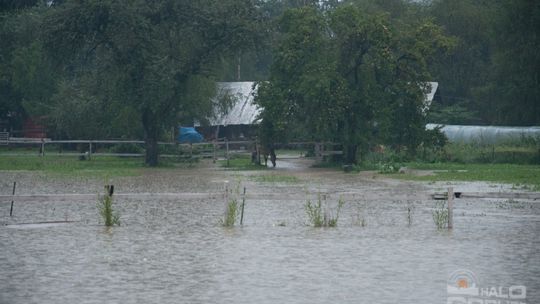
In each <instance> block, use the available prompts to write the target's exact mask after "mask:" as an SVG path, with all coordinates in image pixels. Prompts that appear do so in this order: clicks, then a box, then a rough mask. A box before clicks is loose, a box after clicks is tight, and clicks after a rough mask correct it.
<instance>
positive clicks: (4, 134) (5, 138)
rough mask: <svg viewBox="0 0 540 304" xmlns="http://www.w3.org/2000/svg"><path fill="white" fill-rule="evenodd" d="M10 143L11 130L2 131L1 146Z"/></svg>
mask: <svg viewBox="0 0 540 304" xmlns="http://www.w3.org/2000/svg"><path fill="white" fill-rule="evenodd" d="M8 144H9V132H0V146H6V145H8Z"/></svg>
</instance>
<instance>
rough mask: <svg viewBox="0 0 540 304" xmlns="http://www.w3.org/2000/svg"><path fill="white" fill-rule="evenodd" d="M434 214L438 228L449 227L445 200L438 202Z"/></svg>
mask: <svg viewBox="0 0 540 304" xmlns="http://www.w3.org/2000/svg"><path fill="white" fill-rule="evenodd" d="M432 215H433V221H434V222H435V226H437V229H444V228H447V227H448V208H447V207H446V204H445V202H439V203H437V205H436V207H435V210H433V212H432Z"/></svg>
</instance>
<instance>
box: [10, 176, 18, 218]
mask: <svg viewBox="0 0 540 304" xmlns="http://www.w3.org/2000/svg"><path fill="white" fill-rule="evenodd" d="M16 187H17V182H13V192H12V193H11V195H12V196H15V188H16ZM13 201H14V199H13V198H12V199H11V208H10V209H9V216H12V215H13Z"/></svg>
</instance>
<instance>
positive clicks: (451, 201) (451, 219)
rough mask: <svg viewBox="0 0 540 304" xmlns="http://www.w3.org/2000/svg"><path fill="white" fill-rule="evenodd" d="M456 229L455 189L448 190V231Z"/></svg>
mask: <svg viewBox="0 0 540 304" xmlns="http://www.w3.org/2000/svg"><path fill="white" fill-rule="evenodd" d="M453 228H454V188H452V187H449V188H448V229H453Z"/></svg>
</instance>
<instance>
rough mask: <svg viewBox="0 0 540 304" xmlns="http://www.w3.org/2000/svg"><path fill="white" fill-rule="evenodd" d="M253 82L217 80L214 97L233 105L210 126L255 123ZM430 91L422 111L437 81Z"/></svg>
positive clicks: (435, 87) (257, 112)
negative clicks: (230, 99) (231, 101)
mask: <svg viewBox="0 0 540 304" xmlns="http://www.w3.org/2000/svg"><path fill="white" fill-rule="evenodd" d="M253 84H254V82H252V81H243V82H218V83H217V96H216V99H218V98H220V97H222V96H224V95H229V96H230V97H233V100H234V104H233V107H232V108H231V109H230V110H229V111H228V112H227V114H221V115H219V114H218V115H215V116H216V117H214V118H211V119H210V120H209V123H210V125H211V126H217V125H221V126H227V125H251V124H254V123H256V119H257V116H258V115H259V113H260V109H259V108H258V107H257V106H256V105H255V104H254V103H253V94H254V93H255V91H256V88H255V89H254V88H253ZM429 84H430V88H431V89H430V91H429V92H428V93H427V94H426V99H425V101H424V111H426V110H427V109H429V107H430V106H431V102H432V101H433V97H434V96H435V92H436V91H437V88H438V86H439V83H438V82H429Z"/></svg>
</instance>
